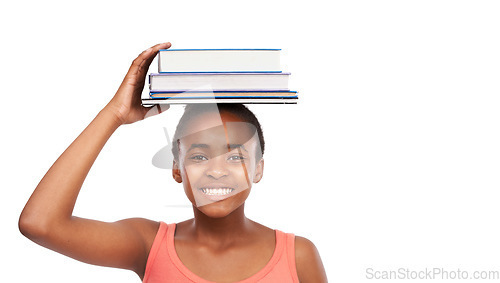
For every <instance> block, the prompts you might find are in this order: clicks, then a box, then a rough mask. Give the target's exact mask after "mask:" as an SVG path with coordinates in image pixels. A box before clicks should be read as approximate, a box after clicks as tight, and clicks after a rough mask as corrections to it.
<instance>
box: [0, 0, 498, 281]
mask: <svg viewBox="0 0 500 283" xmlns="http://www.w3.org/2000/svg"><path fill="white" fill-rule="evenodd" d="M327 3H328V2H326V1H251V2H248V1H141V2H138V1H85V2H75V1H18V2H15V1H3V2H2V4H0V23H1V30H2V44H1V45H0V48H1V56H2V68H1V76H0V80H1V87H2V88H1V89H2V99H3V103H2V105H3V107H2V111H0V115H1V123H2V139H1V147H0V149H1V166H2V168H1V178H0V182H1V185H0V187H1V188H2V190H1V192H2V193H1V200H2V205H1V210H2V213H1V227H2V233H1V240H2V246H3V248H2V253H3V256H2V257H1V260H2V263H1V266H2V270H3V272H2V274H1V275H0V276H1V278H0V281H2V282H54V283H55V282H139V279H138V278H137V277H136V275H135V274H133V273H132V272H129V271H123V270H118V269H111V268H103V267H96V266H90V265H88V264H84V263H79V262H77V261H74V260H72V259H69V258H67V257H65V256H61V255H59V254H57V253H54V252H52V251H49V250H46V249H44V248H42V247H40V246H37V245H35V244H33V243H32V242H30V241H29V240H27V239H26V238H24V237H23V236H22V235H21V234H20V233H19V231H18V229H17V220H18V217H19V214H20V212H21V210H22V208H23V206H24V204H25V202H26V201H27V199H28V198H29V196H30V194H31V193H32V191H33V190H34V188H35V187H36V185H37V184H38V182H39V180H40V179H41V178H42V177H43V175H44V174H45V172H46V171H47V170H48V169H49V167H50V166H51V165H52V163H53V162H54V161H55V160H56V159H57V157H58V156H59V155H60V154H61V153H62V152H63V151H64V150H65V148H66V147H67V146H68V145H69V144H70V143H71V142H72V141H73V140H74V139H75V138H76V137H77V136H78V134H79V133H80V132H81V131H82V130H83V129H84V128H85V127H86V126H87V125H88V123H89V122H90V121H91V120H92V119H93V118H94V117H95V115H96V114H97V113H98V112H99V110H100V109H101V108H102V107H103V106H104V105H105V104H106V103H107V102H108V101H109V99H111V97H112V96H113V95H114V93H115V91H116V89H117V88H118V86H119V84H120V82H121V80H122V78H123V76H124V75H125V73H126V71H127V69H128V67H129V65H130V63H131V62H132V60H133V59H134V58H135V57H136V56H137V55H138V54H139V53H140V52H142V51H143V50H145V49H146V48H148V47H150V46H151V45H154V44H156V43H159V42H164V41H170V42H172V44H173V47H172V48H282V49H283V52H282V53H283V56H282V62H283V64H282V65H283V69H284V70H286V71H289V72H291V73H292V76H291V83H290V85H291V88H292V89H294V90H298V91H299V93H300V96H301V100H300V104H299V105H296V106H291V105H252V106H251V107H250V108H251V109H252V110H253V111H254V112H255V113H256V114H257V116H258V117H259V118H260V120H261V123H262V124H263V128H264V134H265V138H266V142H267V151H266V154H265V159H266V166H265V174H264V179H263V180H262V182H261V183H260V184H257V185H256V186H255V187H254V189H253V191H252V194H251V195H250V198H249V200H248V201H247V206H246V207H247V214H248V216H249V217H250V218H251V219H253V220H255V221H257V222H260V223H262V224H264V225H267V226H269V227H272V228H276V229H280V230H282V231H285V232H292V233H295V234H296V235H300V236H304V237H307V238H309V239H310V240H312V241H313V242H314V243H315V244H316V246H317V248H318V250H319V252H320V255H321V256H322V259H323V263H324V265H325V269H326V271H327V275H328V278H329V280H330V281H331V282H364V281H372V280H368V279H366V278H367V272H366V270H367V269H368V268H372V270H394V269H398V268H408V269H411V270H421V269H424V268H445V269H446V268H447V269H449V270H456V269H461V270H469V271H472V270H500V265H499V262H500V242H499V241H498V239H499V238H500V228H499V226H498V215H499V214H500V206H499V205H498V203H499V199H500V193H499V185H500V179H499V169H500V162H499V160H500V147H499V146H498V145H499V144H500V134H499V126H500V111H498V109H500V98H499V91H500V85H499V83H498V78H499V75H500V67H499V66H500V52H498V50H500V38H499V37H498V35H499V34H500V17H498V15H499V13H500V4H499V3H498V2H497V1H399V0H398V1H396V0H394V1H352V0H351V1H333V2H330V3H328V4H327ZM155 63H156V61H155V62H153V65H152V66H153V67H152V69H150V71H155V69H156V67H155ZM181 112H182V107H179V106H177V107H172V109H170V110H169V111H168V112H167V113H164V114H162V115H159V116H157V117H154V118H151V119H148V120H145V121H142V122H139V123H136V124H133V125H128V126H123V127H121V128H119V129H118V131H117V132H116V133H115V134H114V135H113V136H112V137H111V139H110V140H109V142H108V144H107V145H106V146H105V148H104V149H103V151H102V152H101V155H100V156H99V158H98V159H97V161H96V163H95V164H94V167H93V168H92V170H91V171H90V173H89V175H88V177H87V180H86V182H85V184H84V186H83V189H82V192H81V195H80V198H79V200H78V202H77V205H76V208H75V214H76V215H78V216H81V217H88V218H94V219H99V220H104V221H114V220H118V219H122V218H128V217H146V218H151V219H155V220H163V221H165V222H169V223H170V222H179V221H182V220H184V219H187V218H190V217H192V211H191V208H189V206H187V204H188V202H187V200H186V198H185V196H184V194H183V192H182V187H181V186H180V185H178V184H176V183H175V182H174V181H173V180H172V179H171V177H170V174H171V172H170V171H169V170H161V169H157V168H155V167H153V165H152V164H151V158H152V157H153V155H154V154H155V153H156V152H157V151H158V150H159V149H160V148H161V147H162V146H164V145H165V144H166V138H165V135H164V132H163V127H167V129H168V131H169V133H170V134H171V135H172V134H173V128H174V127H175V123H176V119H178V118H179V115H180V113H181ZM375 281H378V280H375ZM394 281H396V282H397V281H398V280H394ZM415 281H423V280H415ZM474 281H476V280H472V281H471V282H474ZM448 282H449V281H448ZM478 282H479V281H478Z"/></svg>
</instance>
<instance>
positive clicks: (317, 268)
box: [295, 236, 327, 283]
mask: <svg viewBox="0 0 500 283" xmlns="http://www.w3.org/2000/svg"><path fill="white" fill-rule="evenodd" d="M295 265H296V267H297V275H298V277H299V280H300V282H301V283H307V282H327V279H326V273H325V268H324V267H323V262H322V261H321V257H320V255H319V252H318V249H317V248H316V246H315V245H314V244H313V242H311V241H310V240H308V239H306V238H304V237H299V236H295Z"/></svg>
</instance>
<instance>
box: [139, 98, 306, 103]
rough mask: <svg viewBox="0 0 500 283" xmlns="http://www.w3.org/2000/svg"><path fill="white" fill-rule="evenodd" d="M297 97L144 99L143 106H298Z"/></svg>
mask: <svg viewBox="0 0 500 283" xmlns="http://www.w3.org/2000/svg"><path fill="white" fill-rule="evenodd" d="M297 101H298V98H297V97H290V98H286V97H283V98H169V99H155V98H143V99H142V105H156V104H192V103H242V104H297Z"/></svg>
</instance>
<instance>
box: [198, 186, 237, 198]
mask: <svg viewBox="0 0 500 283" xmlns="http://www.w3.org/2000/svg"><path fill="white" fill-rule="evenodd" d="M200 191H201V192H202V193H204V194H205V195H207V196H225V195H229V194H230V193H232V192H233V191H234V189H233V188H227V187H223V188H208V187H207V188H200Z"/></svg>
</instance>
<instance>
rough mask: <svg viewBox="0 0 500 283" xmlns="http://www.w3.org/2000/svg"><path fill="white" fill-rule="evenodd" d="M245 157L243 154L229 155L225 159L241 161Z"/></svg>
mask: <svg viewBox="0 0 500 283" xmlns="http://www.w3.org/2000/svg"><path fill="white" fill-rule="evenodd" d="M245 159H246V158H245V157H244V156H243V155H231V156H229V158H228V159H227V160H229V161H239V162H242V161H243V160H245Z"/></svg>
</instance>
